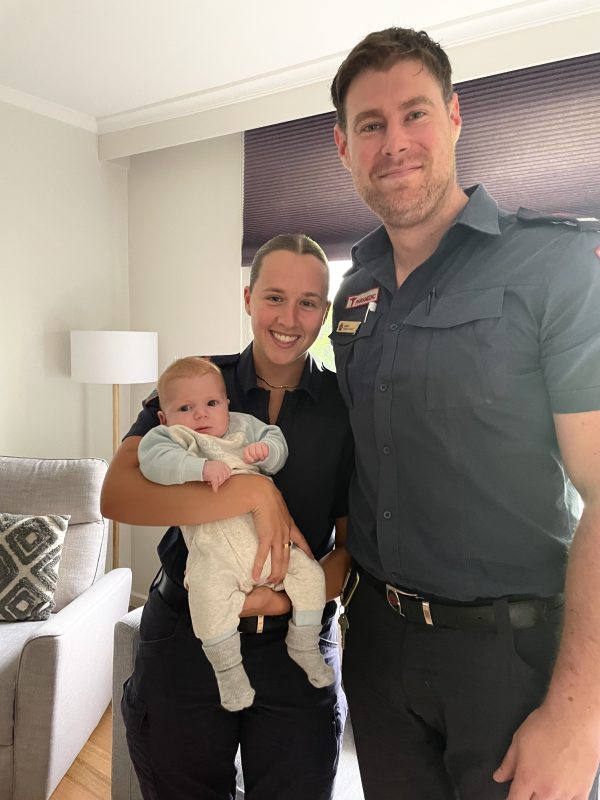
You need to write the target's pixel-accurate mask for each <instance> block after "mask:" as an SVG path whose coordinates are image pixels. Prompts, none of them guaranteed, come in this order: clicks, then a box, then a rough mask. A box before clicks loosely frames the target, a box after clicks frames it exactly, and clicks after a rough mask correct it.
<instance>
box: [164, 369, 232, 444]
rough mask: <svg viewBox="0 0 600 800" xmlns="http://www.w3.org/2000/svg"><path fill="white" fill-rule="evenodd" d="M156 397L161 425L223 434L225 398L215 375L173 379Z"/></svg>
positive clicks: (226, 412)
mask: <svg viewBox="0 0 600 800" xmlns="http://www.w3.org/2000/svg"><path fill="white" fill-rule="evenodd" d="M164 395H165V396H164V397H162V396H161V398H160V407H161V410H160V411H159V412H158V416H159V419H160V421H161V423H162V424H163V425H185V426H186V428H191V429H192V430H193V431H196V432H197V433H207V434H210V435H211V436H218V437H219V438H220V437H221V436H224V435H225V434H226V433H227V428H228V427H229V401H228V400H227V395H226V393H225V384H224V383H223V379H222V378H221V377H220V376H219V375H210V374H209V375H193V376H189V377H181V378H173V379H172V380H170V381H169V382H168V383H167V385H166V387H165V391H164Z"/></svg>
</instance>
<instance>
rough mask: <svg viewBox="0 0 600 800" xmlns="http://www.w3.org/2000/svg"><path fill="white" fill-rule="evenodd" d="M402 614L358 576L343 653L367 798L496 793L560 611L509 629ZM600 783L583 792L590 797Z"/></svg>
mask: <svg viewBox="0 0 600 800" xmlns="http://www.w3.org/2000/svg"><path fill="white" fill-rule="evenodd" d="M506 613H507V617H506V624H505V625H504V624H501V625H499V628H501V629H500V630H498V631H493V630H485V631H482V630H474V629H470V630H456V629H448V628H435V627H431V626H428V625H423V624H418V623H411V622H407V621H406V620H405V619H404V618H403V617H402V616H400V615H399V614H398V613H397V612H395V611H394V610H393V609H391V608H390V607H389V605H388V603H387V600H386V597H385V592H384V591H381V590H378V589H377V588H375V587H374V586H373V585H371V584H370V583H367V582H366V581H365V580H362V579H361V581H360V583H359V586H358V588H357V590H356V592H355V594H354V596H353V598H352V601H351V602H350V604H349V608H348V609H347V616H348V620H349V629H348V632H347V635H346V646H345V650H344V658H343V677H344V687H345V689H346V692H347V695H348V702H349V706H350V716H351V719H352V728H353V731H354V737H355V741H356V750H357V754H358V760H359V767H360V774H361V778H362V782H363V788H364V794H365V800H403V799H404V798H410V800H457V799H458V798H460V800H502V799H503V798H506V797H507V795H508V791H509V788H510V784H508V783H507V784H497V783H496V782H495V781H494V780H493V778H492V773H493V772H494V770H496V769H497V768H498V767H499V766H500V764H501V762H502V759H503V758H504V755H505V753H506V751H507V749H508V747H509V745H510V742H511V739H512V735H513V733H514V732H515V731H516V729H517V728H518V726H519V725H520V724H521V722H523V720H524V719H525V718H526V717H527V716H528V714H529V713H530V711H532V710H533V709H534V708H535V707H536V706H538V705H539V704H540V702H541V700H542V699H543V696H544V692H545V688H546V686H547V684H548V678H549V675H550V671H551V669H552V664H553V659H554V656H555V653H556V646H557V638H558V632H559V627H560V616H561V609H557V610H555V611H552V612H549V616H548V621H547V623H542V624H538V625H536V626H535V627H532V628H527V629H522V630H513V629H512V628H511V627H510V625H509V623H508V612H506ZM596 797H597V783H596V784H595V785H594V790H593V791H592V794H591V795H590V800H596Z"/></svg>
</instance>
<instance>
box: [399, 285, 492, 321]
mask: <svg viewBox="0 0 600 800" xmlns="http://www.w3.org/2000/svg"><path fill="white" fill-rule="evenodd" d="M503 300H504V286H492V287H491V288H490V289H473V290H471V291H469V292H456V293H455V294H447V295H441V296H440V297H436V298H434V299H433V300H432V301H431V304H429V302H428V300H423V302H422V303H419V305H418V306H416V307H415V308H413V310H412V311H411V312H410V314H409V315H408V316H407V317H406V319H405V320H404V322H405V324H406V325H414V326H415V327H417V328H453V327H454V326H456V325H464V324H465V323H467V322H473V321H474V320H477V319H492V318H494V317H501V316H502V302H503ZM428 305H429V313H427V312H428Z"/></svg>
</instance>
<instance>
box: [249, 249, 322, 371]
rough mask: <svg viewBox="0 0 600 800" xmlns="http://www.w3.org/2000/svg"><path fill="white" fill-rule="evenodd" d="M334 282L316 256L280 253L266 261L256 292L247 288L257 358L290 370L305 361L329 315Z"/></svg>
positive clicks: (271, 254) (261, 268) (267, 256)
mask: <svg viewBox="0 0 600 800" xmlns="http://www.w3.org/2000/svg"><path fill="white" fill-rule="evenodd" d="M328 283H329V279H328V273H327V268H326V267H325V265H324V264H323V263H322V262H321V261H319V259H318V258H316V257H315V256H313V255H298V254H297V253H291V252H289V251H287V250H276V251H274V252H272V253H269V254H268V255H266V256H265V257H264V259H263V261H262V264H261V267H260V271H259V273H258V277H257V279H256V282H255V284H254V286H253V287H252V291H250V289H249V288H248V287H246V288H245V289H244V303H245V307H246V312H247V313H248V314H249V315H250V318H251V322H252V332H253V334H254V345H253V350H254V357H255V359H257V360H259V361H260V362H269V363H271V364H272V365H274V366H288V365H290V364H292V363H293V362H294V361H296V360H298V359H301V358H303V357H304V355H305V353H306V351H307V350H308V348H309V347H310V346H311V345H312V344H313V342H314V341H315V339H316V338H317V336H318V335H319V331H320V329H321V326H322V324H323V321H324V319H325V316H326V315H327V310H328V302H327V290H328Z"/></svg>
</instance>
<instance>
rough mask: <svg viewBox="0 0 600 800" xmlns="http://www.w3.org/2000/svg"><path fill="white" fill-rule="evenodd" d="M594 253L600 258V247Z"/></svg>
mask: <svg viewBox="0 0 600 800" xmlns="http://www.w3.org/2000/svg"><path fill="white" fill-rule="evenodd" d="M594 253H596V255H597V256H598V258H600V247H597V248H596V249H595V250H594Z"/></svg>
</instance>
